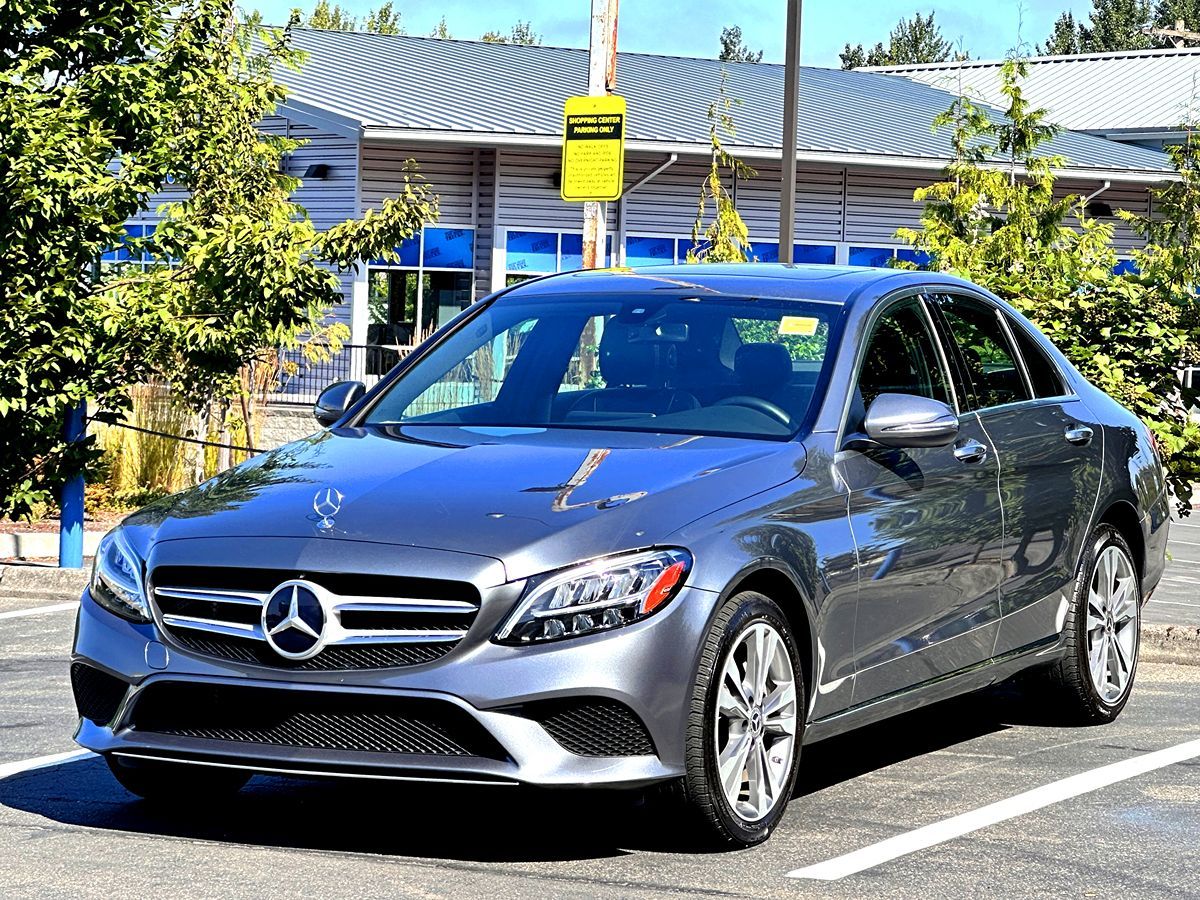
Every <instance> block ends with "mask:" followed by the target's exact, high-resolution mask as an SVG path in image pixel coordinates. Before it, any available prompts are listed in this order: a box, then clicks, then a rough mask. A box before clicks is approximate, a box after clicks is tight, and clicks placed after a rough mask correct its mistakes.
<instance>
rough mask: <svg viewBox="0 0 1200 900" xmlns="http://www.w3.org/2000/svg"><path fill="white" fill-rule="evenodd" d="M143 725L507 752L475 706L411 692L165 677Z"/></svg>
mask: <svg viewBox="0 0 1200 900" xmlns="http://www.w3.org/2000/svg"><path fill="white" fill-rule="evenodd" d="M132 724H133V727H134V728H135V729H136V730H138V731H143V732H152V733H155V734H168V735H174V736H178V737H191V738H200V739H203V740H210V741H225V742H229V743H235V744H267V745H272V746H277V747H296V748H302V749H307V750H350V751H361V752H366V753H396V754H418V755H425V756H459V757H463V756H474V757H483V758H488V759H506V758H507V754H506V753H505V752H504V749H503V748H502V747H500V745H499V744H498V743H497V742H496V740H495V739H494V738H493V737H492V736H491V735H490V734H489V733H488V732H487V730H486V729H485V728H484V727H483V726H482V725H480V724H479V723H478V722H476V721H475V719H474V718H472V717H471V715H470V714H469V713H467V712H466V711H464V710H462V709H459V708H458V707H457V706H454V705H453V704H451V703H446V702H444V701H440V700H422V699H414V698H409V697H383V696H377V695H371V694H348V693H344V692H340V691H337V692H335V691H295V690H275V689H272V688H251V687H230V686H226V685H208V684H183V683H169V682H162V683H159V684H153V685H150V686H149V687H147V688H146V690H145V691H144V692H143V694H142V695H141V696H140V697H139V699H138V702H137V704H136V706H135V707H134V709H133V718H132Z"/></svg>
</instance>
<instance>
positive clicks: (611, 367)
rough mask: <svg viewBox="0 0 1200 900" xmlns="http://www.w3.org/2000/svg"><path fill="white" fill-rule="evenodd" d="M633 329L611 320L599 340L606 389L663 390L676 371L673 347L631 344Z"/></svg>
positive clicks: (639, 342) (634, 331) (659, 343)
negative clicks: (642, 388) (617, 387)
mask: <svg viewBox="0 0 1200 900" xmlns="http://www.w3.org/2000/svg"><path fill="white" fill-rule="evenodd" d="M638 333H640V332H639V331H638V329H636V328H635V327H633V326H630V325H627V324H624V323H622V322H618V321H617V320H615V319H610V320H609V321H608V322H607V323H605V325H604V334H603V335H601V337H600V374H601V375H603V376H604V381H605V383H607V384H608V386H609V387H614V386H617V385H620V386H622V387H662V386H663V385H665V384H666V383H667V382H668V381H669V380H670V377H671V373H672V372H673V371H674V370H675V362H676V353H675V347H674V345H673V344H669V343H665V342H659V341H633V340H631V338H632V337H633V336H634V335H635V334H638Z"/></svg>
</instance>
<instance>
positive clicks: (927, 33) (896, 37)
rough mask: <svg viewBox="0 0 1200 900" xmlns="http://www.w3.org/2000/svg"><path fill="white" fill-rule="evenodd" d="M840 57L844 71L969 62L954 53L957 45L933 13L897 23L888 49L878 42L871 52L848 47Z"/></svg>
mask: <svg viewBox="0 0 1200 900" xmlns="http://www.w3.org/2000/svg"><path fill="white" fill-rule="evenodd" d="M839 56H840V57H841V60H842V68H843V69H854V68H858V67H859V66H899V65H913V64H918V63H935V62H945V61H946V60H948V59H966V54H957V53H955V52H954V45H953V44H952V43H951V42H950V41H949V40H947V38H946V37H945V35H943V34H942V29H941V27H940V26H938V25H937V24H936V23H935V22H934V21H933V13H932V12H931V13H930V14H929V15H927V16H923V15H921V14H920V13H916V14H915V15H914V16H913V17H912V18H911V19H901V20H900V21H899V22H897V23H896V27H895V28H893V29H892V31H891V34H889V35H888V43H887V46H886V47H885V46H884V45H883V44H882V43H879V44H876V45H875V46H874V47H872V48H871V49H870V50H865V49H864V48H863V45H862V44H855V45H851V44H846V46H845V48H844V49H843V50H842V52H841V53H840V54H839Z"/></svg>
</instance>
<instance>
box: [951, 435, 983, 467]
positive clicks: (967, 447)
mask: <svg viewBox="0 0 1200 900" xmlns="http://www.w3.org/2000/svg"><path fill="white" fill-rule="evenodd" d="M987 452H988V451H987V445H986V444H981V443H979V441H977V440H975V439H974V438H971V439H969V440H966V441H964V442H963V443H962V444H960V445H959V446H957V447H955V448H954V458H955V459H957V460H958V461H959V462H964V463H977V462H983V460H984V459H985V458H986V457H987Z"/></svg>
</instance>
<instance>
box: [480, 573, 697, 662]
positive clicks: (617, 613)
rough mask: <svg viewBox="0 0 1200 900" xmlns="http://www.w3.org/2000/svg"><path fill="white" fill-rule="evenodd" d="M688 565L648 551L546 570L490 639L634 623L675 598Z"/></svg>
mask: <svg viewBox="0 0 1200 900" xmlns="http://www.w3.org/2000/svg"><path fill="white" fill-rule="evenodd" d="M691 567H692V555H691V554H690V553H688V552H687V551H686V550H648V551H645V552H642V553H632V554H628V555H625V556H610V557H607V558H605V559H599V560H595V561H594V562H590V563H587V564H585V565H582V566H572V567H571V568H569V569H562V570H559V571H557V572H550V573H549V574H546V575H542V576H540V577H539V578H536V579H534V580H532V581H531V582H530V583H529V586H528V587H527V588H526V589H525V594H524V596H523V597H522V598H521V602H520V603H518V604H517V607H516V609H514V610H513V611H512V615H510V616H509V617H508V618H507V619H505V620H504V624H503V625H501V626H500V630H499V631H497V632H496V637H495V640H496V641H497V642H499V643H502V644H532V643H538V642H541V641H555V640H559V639H561V638H569V637H581V636H582V635H585V634H595V633H596V632H598V631H608V630H609V629H612V628H619V627H621V626H622V625H628V624H630V623H632V622H637V621H640V620H642V619H644V618H646V617H647V616H650V615H653V614H654V613H655V612H657V611H658V610H660V609H662V608H663V607H664V606H666V605H667V604H668V603H670V602H671V600H673V599H674V598H675V595H676V594H678V593H679V590H680V588H682V587H683V581H684V579H685V578H686V577H687V573H688V570H689V569H691Z"/></svg>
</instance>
